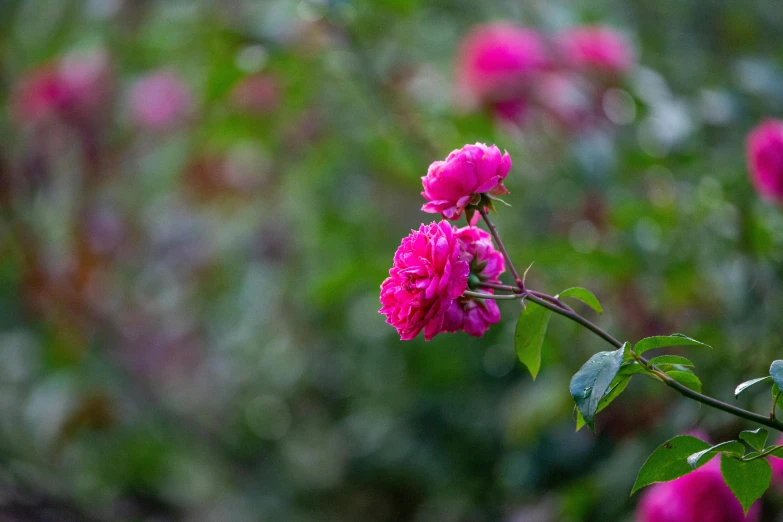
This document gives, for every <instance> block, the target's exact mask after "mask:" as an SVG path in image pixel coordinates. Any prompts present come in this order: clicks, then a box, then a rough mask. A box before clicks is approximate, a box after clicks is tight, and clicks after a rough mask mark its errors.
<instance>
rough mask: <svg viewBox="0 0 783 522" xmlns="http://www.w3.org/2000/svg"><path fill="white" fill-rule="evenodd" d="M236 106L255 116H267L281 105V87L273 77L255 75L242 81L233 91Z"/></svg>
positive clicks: (232, 97)
mask: <svg viewBox="0 0 783 522" xmlns="http://www.w3.org/2000/svg"><path fill="white" fill-rule="evenodd" d="M231 99H232V101H233V103H234V105H235V106H236V107H237V108H239V109H241V110H243V111H247V112H250V113H253V114H266V113H268V112H271V111H273V110H275V108H277V106H278V104H279V103H280V86H279V84H278V81H277V79H276V78H274V77H273V76H269V75H266V74H254V75H252V76H248V77H246V78H243V79H241V80H240V81H239V82H238V83H237V84H236V85H235V86H234V88H233V89H232V90H231Z"/></svg>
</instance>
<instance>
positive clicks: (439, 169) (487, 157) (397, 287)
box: [380, 143, 511, 340]
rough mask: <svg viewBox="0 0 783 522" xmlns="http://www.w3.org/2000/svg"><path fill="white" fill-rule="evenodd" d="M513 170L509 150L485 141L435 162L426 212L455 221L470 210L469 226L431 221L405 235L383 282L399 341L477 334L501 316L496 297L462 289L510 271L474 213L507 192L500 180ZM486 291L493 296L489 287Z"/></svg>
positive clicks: (383, 309)
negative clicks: (420, 334) (450, 333)
mask: <svg viewBox="0 0 783 522" xmlns="http://www.w3.org/2000/svg"><path fill="white" fill-rule="evenodd" d="M510 169H511V158H510V157H509V155H508V153H503V154H501V152H500V150H499V149H498V148H497V147H496V146H494V145H493V146H491V147H488V146H486V145H484V144H481V143H477V144H475V145H465V146H464V147H463V148H462V149H459V150H455V151H453V152H452V153H451V154H449V156H448V157H447V158H446V160H445V161H436V162H434V163H433V164H432V165H430V168H429V170H428V172H427V175H426V176H424V177H423V178H422V181H423V185H424V191H423V192H422V195H423V196H424V198H425V199H426V200H427V203H425V204H424V206H423V207H422V210H424V211H425V212H431V213H439V214H441V215H442V216H443V217H444V218H446V219H452V220H456V219H459V218H460V217H461V216H462V214H463V213H465V214H466V216H467V217H468V226H465V227H462V228H457V227H455V226H453V225H452V224H451V223H449V222H448V221H446V220H443V221H440V222H439V223H435V222H433V223H431V224H429V225H421V227H420V228H419V229H418V230H413V231H411V233H410V235H409V236H408V237H406V238H404V239H403V240H402V243H401V244H400V247H399V248H398V249H397V252H396V253H395V255H394V265H393V266H392V268H391V269H390V270H389V277H388V278H386V280H385V281H384V282H383V284H382V285H381V305H382V307H381V309H380V313H382V314H384V315H385V316H386V322H387V323H389V324H390V325H392V326H394V327H395V328H396V329H397V332H398V333H399V334H400V339H402V340H410V339H413V338H414V337H416V336H417V335H418V334H419V332H421V331H422V330H424V338H425V340H430V339H432V338H433V337H434V336H435V335H437V334H438V333H442V332H457V331H464V332H466V333H468V334H470V335H473V336H477V337H480V336H482V335H484V332H486V331H487V330H488V329H489V327H490V325H492V324H495V323H497V322H498V321H499V320H500V310H499V309H498V306H497V304H496V303H495V302H494V301H491V300H487V299H481V298H475V297H471V296H467V295H465V294H464V292H465V291H466V290H467V289H468V287H469V286H476V285H481V284H487V283H489V284H498V283H499V282H500V279H499V278H500V274H502V273H503V272H504V270H505V262H504V258H503V255H502V254H501V253H500V252H498V251H497V250H496V249H495V246H494V245H493V243H492V238H491V236H490V235H489V234H488V233H487V232H486V231H484V230H482V229H480V228H477V227H475V226H474V225H475V222H476V218H478V215H477V214H476V213H477V212H478V213H483V212H486V211H487V208H491V206H492V199H493V198H494V197H495V196H496V195H498V194H506V193H508V191H507V190H506V188H505V187H504V186H503V180H504V179H505V178H506V176H507V175H508V172H509V170H510ZM483 290H484V293H489V294H491V293H492V289H491V288H484V289H483Z"/></svg>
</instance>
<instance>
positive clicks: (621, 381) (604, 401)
mask: <svg viewBox="0 0 783 522" xmlns="http://www.w3.org/2000/svg"><path fill="white" fill-rule="evenodd" d="M629 382H631V378H630V376H626V375H621V374H620V373H618V374H617V376H616V377H615V378H614V380H613V381H612V384H611V385H610V386H609V389H608V390H606V393H605V394H604V396H603V397H602V398H601V401H600V402H599V403H598V409H597V410H596V412H595V413H596V415H597V414H599V413H600V412H602V411H603V410H604V409H605V408H606V407H607V406H609V405H610V404H611V403H612V401H613V400H615V399H616V398H617V397H619V396H620V394H621V393H623V392H624V391H625V389H626V388H627V387H628V383H629ZM584 426H585V418H584V417H582V414H581V413H580V412H579V409H578V408H577V410H576V431H579V430H581V429H582V428H584Z"/></svg>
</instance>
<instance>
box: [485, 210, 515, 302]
mask: <svg viewBox="0 0 783 522" xmlns="http://www.w3.org/2000/svg"><path fill="white" fill-rule="evenodd" d="M478 211H479V212H480V213H481V217H483V218H484V222H485V223H486V224H487V226H488V227H489V233H490V234H492V237H493V238H494V240H495V244H497V246H498V250H500V251H501V252H502V253H503V257H504V258H506V264H507V265H508V269H509V270H510V271H511V275H513V276H514V282H515V283H516V284H517V286H518V287H519V289H520V290H524V289H525V284H524V282H523V281H522V279H521V278H520V277H519V273H518V272H517V269H516V268H514V263H512V262H511V258H510V257H509V255H508V252H507V251H506V247H505V246H503V241H501V240H500V235H498V231H497V229H496V228H495V224H494V223H493V222H492V221H491V220H490V219H489V216H488V215H487V209H486V208H484V207H482V206H480V207H479V209H478Z"/></svg>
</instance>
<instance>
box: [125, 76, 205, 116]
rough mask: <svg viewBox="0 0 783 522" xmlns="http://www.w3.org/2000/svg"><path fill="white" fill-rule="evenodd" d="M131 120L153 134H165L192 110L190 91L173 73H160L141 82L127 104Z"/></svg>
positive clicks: (137, 84) (133, 90)
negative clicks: (163, 132)
mask: <svg viewBox="0 0 783 522" xmlns="http://www.w3.org/2000/svg"><path fill="white" fill-rule="evenodd" d="M128 104H129V109H130V114H131V119H132V120H133V122H134V123H135V124H136V125H138V126H140V127H145V128H148V129H152V130H166V129H169V128H171V127H173V126H175V125H176V124H177V123H179V122H181V121H182V120H184V119H185V118H186V117H187V116H188V115H189V114H190V113H191V111H192V109H193V98H192V96H191V94H190V91H189V90H188V87H187V86H186V85H185V84H184V83H183V82H182V80H181V79H180V78H179V76H177V75H176V74H175V73H174V72H172V71H158V72H155V73H152V74H150V75H147V76H145V77H143V78H141V79H140V80H138V81H137V82H136V83H135V84H134V85H133V87H131V91H130V96H129V100H128Z"/></svg>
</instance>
